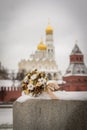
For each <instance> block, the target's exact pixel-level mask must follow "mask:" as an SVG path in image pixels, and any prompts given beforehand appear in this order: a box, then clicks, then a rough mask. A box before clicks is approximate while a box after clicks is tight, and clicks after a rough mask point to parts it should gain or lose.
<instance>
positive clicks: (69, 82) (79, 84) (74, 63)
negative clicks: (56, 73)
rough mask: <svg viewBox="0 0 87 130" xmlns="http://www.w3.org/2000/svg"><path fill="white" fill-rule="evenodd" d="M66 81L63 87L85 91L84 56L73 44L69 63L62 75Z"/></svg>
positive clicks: (86, 82)
mask: <svg viewBox="0 0 87 130" xmlns="http://www.w3.org/2000/svg"><path fill="white" fill-rule="evenodd" d="M63 80H64V81H66V84H65V85H64V87H63V89H65V90H68V91H87V67H86V66H85V63H84V56H83V54H82V52H81V50H80V49H79V47H78V45H77V44H75V46H74V48H73V50H72V52H71V55H70V64H69V67H68V68H67V70H66V73H65V75H64V77H63Z"/></svg>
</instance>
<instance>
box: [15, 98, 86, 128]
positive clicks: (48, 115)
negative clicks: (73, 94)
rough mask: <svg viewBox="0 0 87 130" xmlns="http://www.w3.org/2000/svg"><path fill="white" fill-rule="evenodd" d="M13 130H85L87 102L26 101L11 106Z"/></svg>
mask: <svg viewBox="0 0 87 130" xmlns="http://www.w3.org/2000/svg"><path fill="white" fill-rule="evenodd" d="M13 129H14V130H87V101H71V100H70V101H69V100H68V101H67V100H58V99H52V100H46V99H28V100H27V101H25V102H23V103H20V102H17V101H16V102H15V103H14V105H13Z"/></svg>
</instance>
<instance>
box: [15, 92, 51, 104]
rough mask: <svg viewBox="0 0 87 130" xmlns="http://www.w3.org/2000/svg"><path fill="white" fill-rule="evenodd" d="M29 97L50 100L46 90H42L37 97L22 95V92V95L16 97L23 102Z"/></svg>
mask: <svg viewBox="0 0 87 130" xmlns="http://www.w3.org/2000/svg"><path fill="white" fill-rule="evenodd" d="M29 99H47V100H48V99H49V100H50V99H51V98H50V96H49V94H47V93H46V92H43V93H42V94H40V95H39V96H37V97H34V96H31V95H24V94H23V93H22V96H21V97H19V98H18V99H17V102H20V103H23V102H25V101H27V100H29Z"/></svg>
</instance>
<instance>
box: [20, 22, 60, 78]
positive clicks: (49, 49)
mask: <svg viewBox="0 0 87 130" xmlns="http://www.w3.org/2000/svg"><path fill="white" fill-rule="evenodd" d="M18 66H19V72H21V71H23V70H25V71H26V72H30V71H32V70H34V69H38V70H39V71H43V72H45V73H47V75H48V78H49V79H55V80H58V66H57V64H56V61H55V47H54V44H53V28H52V27H51V26H50V24H48V26H47V28H46V44H44V43H43V40H42V39H41V41H40V43H39V44H38V45H37V49H36V51H35V53H34V54H31V55H30V58H29V59H28V60H21V61H20V62H19V65H18Z"/></svg>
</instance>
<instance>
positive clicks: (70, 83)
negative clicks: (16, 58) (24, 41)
mask: <svg viewBox="0 0 87 130" xmlns="http://www.w3.org/2000/svg"><path fill="white" fill-rule="evenodd" d="M45 41H46V44H45V43H43V40H42V39H41V41H40V43H39V44H38V45H37V49H36V51H35V53H34V54H31V55H30V59H28V60H25V59H24V60H21V61H20V62H19V64H18V67H19V73H20V72H22V71H25V72H26V73H27V72H30V71H32V69H38V70H39V71H42V72H45V73H46V74H47V75H48V79H49V80H57V81H58V80H59V78H58V77H59V73H58V66H57V63H56V60H55V47H54V44H53V29H52V27H51V26H50V25H49V24H48V26H47V28H46V40H45ZM69 58H70V63H69V66H68V68H67V70H66V73H65V75H64V76H63V81H65V82H62V83H61V84H59V86H60V88H59V90H65V91H87V67H86V65H85V63H84V55H83V54H82V52H81V50H80V49H79V47H78V45H77V44H75V46H74V48H73V50H72V52H71V54H70V57H69ZM19 96H21V88H20V87H3V86H1V88H0V102H12V101H14V100H16V99H17V98H18V97H19Z"/></svg>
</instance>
